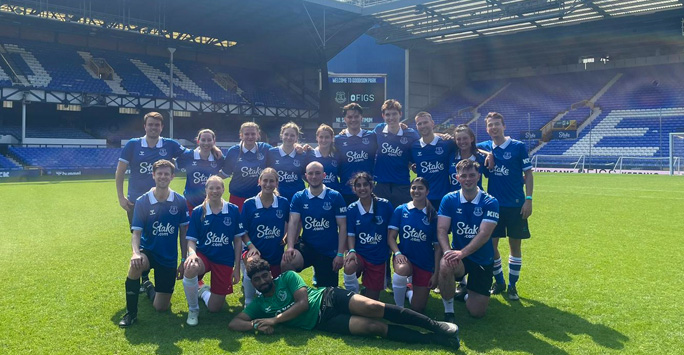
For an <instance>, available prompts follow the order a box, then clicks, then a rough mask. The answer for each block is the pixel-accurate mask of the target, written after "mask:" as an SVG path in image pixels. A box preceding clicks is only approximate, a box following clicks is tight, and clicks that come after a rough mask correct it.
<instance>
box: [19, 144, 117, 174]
mask: <svg viewBox="0 0 684 355" xmlns="http://www.w3.org/2000/svg"><path fill="white" fill-rule="evenodd" d="M9 153H10V155H11V156H12V157H14V158H16V159H17V160H18V161H20V162H21V163H22V164H24V165H26V166H33V167H42V168H53V169H54V168H56V169H70V168H112V169H114V168H116V165H117V163H118V159H119V156H120V155H121V149H116V148H34V147H10V148H9Z"/></svg>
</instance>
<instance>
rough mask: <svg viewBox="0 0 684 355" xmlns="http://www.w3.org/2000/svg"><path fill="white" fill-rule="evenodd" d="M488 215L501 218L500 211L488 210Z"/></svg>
mask: <svg viewBox="0 0 684 355" xmlns="http://www.w3.org/2000/svg"><path fill="white" fill-rule="evenodd" d="M487 217H493V218H499V213H498V212H494V211H487Z"/></svg>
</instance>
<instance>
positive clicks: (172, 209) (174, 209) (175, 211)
mask: <svg viewBox="0 0 684 355" xmlns="http://www.w3.org/2000/svg"><path fill="white" fill-rule="evenodd" d="M169 213H171V214H172V215H174V216H175V215H177V214H178V206H171V207H170V208H169Z"/></svg>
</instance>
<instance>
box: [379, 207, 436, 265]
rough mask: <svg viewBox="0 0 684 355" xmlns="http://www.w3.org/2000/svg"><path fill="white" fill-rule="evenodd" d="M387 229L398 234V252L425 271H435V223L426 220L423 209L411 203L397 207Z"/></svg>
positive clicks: (425, 213)
mask: <svg viewBox="0 0 684 355" xmlns="http://www.w3.org/2000/svg"><path fill="white" fill-rule="evenodd" d="M388 228H389V229H394V230H397V231H398V232H399V251H401V253H402V254H404V255H405V256H406V257H407V258H408V259H409V261H411V263H413V264H415V265H416V266H418V267H419V268H421V269H423V270H425V271H429V272H434V271H435V249H434V248H435V247H436V246H437V245H438V244H439V243H438V242H437V223H436V221H433V222H430V220H428V216H427V212H426V209H425V208H423V209H422V210H419V209H418V208H416V207H415V206H413V202H409V203H405V204H403V205H401V206H399V207H397V208H396V209H395V210H394V214H392V219H391V220H390V224H389V226H388Z"/></svg>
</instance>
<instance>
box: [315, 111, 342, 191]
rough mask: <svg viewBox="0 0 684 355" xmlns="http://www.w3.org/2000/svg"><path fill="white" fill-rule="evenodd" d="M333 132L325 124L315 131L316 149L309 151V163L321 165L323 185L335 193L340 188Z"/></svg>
mask: <svg viewBox="0 0 684 355" xmlns="http://www.w3.org/2000/svg"><path fill="white" fill-rule="evenodd" d="M334 140H335V132H334V131H333V129H332V127H330V126H328V125H327V124H321V125H320V126H318V129H317V130H316V142H318V147H316V149H314V150H312V151H311V153H310V154H311V155H310V156H309V160H310V161H317V162H319V163H321V164H322V165H323V171H324V172H325V178H324V179H323V184H324V185H325V186H327V187H329V188H331V189H333V190H335V191H337V192H340V189H341V188H342V186H341V185H340V180H339V171H338V170H339V169H338V163H337V152H336V150H335V144H334Z"/></svg>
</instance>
